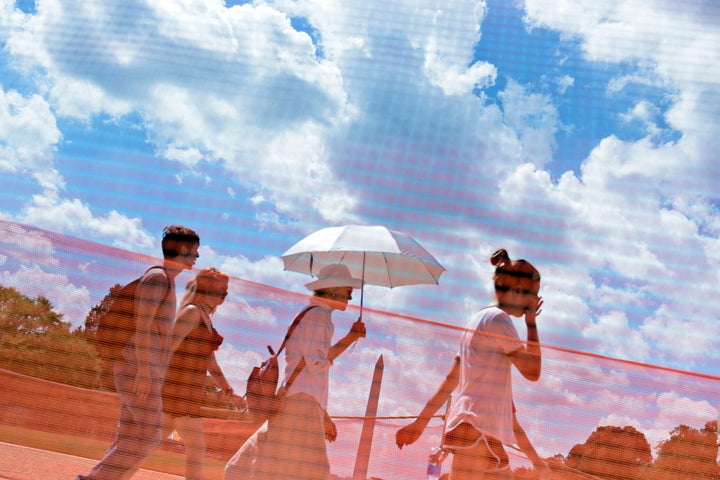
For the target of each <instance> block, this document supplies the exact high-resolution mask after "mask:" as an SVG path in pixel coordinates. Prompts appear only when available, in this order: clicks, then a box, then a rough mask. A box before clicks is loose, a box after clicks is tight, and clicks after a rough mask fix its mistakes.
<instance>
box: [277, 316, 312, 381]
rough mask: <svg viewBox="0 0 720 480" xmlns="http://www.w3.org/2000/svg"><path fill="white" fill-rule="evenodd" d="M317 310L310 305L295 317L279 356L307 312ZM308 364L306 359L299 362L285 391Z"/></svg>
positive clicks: (303, 358)
mask: <svg viewBox="0 0 720 480" xmlns="http://www.w3.org/2000/svg"><path fill="white" fill-rule="evenodd" d="M312 308H315V306H314V305H310V306H309V307H305V308H304V309H303V310H302V311H301V312H300V313H298V315H297V316H296V317H295V320H293V322H292V324H290V327H289V328H288V331H287V334H285V339H284V340H283V342H282V345H280V349H279V350H278V353H277V354H278V355H280V352H282V351H283V350H284V349H285V344H287V342H288V340H289V339H290V335H292V333H293V332H294V331H295V328H297V326H298V324H299V323H300V320H302V318H303V317H304V316H305V314H306V313H307V312H309V311H310V309H312ZM305 365H306V362H305V357H302V358H301V359H300V361H299V362H298V364H297V366H296V367H295V370H293V373H292V375H290V377H289V378H288V379H287V382H285V389H286V390H287V389H289V388H290V385H292V384H293V382H294V381H295V379H296V378H297V376H298V375H299V374H300V372H301V371H302V369H303V368H305Z"/></svg>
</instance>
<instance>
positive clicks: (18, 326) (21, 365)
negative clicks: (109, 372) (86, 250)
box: [0, 286, 100, 388]
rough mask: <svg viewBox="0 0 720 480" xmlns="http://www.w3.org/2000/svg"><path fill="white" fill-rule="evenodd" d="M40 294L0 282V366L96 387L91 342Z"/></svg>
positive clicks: (97, 367) (97, 374) (95, 361)
mask: <svg viewBox="0 0 720 480" xmlns="http://www.w3.org/2000/svg"><path fill="white" fill-rule="evenodd" d="M62 318H63V315H62V314H61V313H58V312H56V311H55V310H54V308H53V306H52V304H51V303H50V301H49V300H48V299H47V298H45V297H43V296H38V297H37V298H30V297H28V296H26V295H23V294H22V293H20V292H18V291H17V290H15V289H14V288H10V287H4V286H0V368H4V369H7V370H11V371H14V372H18V373H22V374H24V375H29V376H33V377H38V378H44V379H46V380H51V381H55V382H61V383H65V384H69V385H74V386H80V387H86V388H99V378H100V365H99V362H98V359H97V354H96V353H95V351H94V349H93V348H92V346H91V345H90V344H89V343H88V342H87V341H86V340H85V339H83V338H80V337H77V336H75V335H73V334H72V333H71V332H70V323H68V322H65V321H63V320H62Z"/></svg>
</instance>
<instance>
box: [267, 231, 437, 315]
mask: <svg viewBox="0 0 720 480" xmlns="http://www.w3.org/2000/svg"><path fill="white" fill-rule="evenodd" d="M281 258H282V261H283V264H284V266H285V270H291V271H294V272H299V273H305V274H308V275H312V276H317V274H318V272H319V271H320V269H321V268H322V267H324V266H326V265H330V264H333V263H341V264H343V265H345V266H347V267H348V268H349V269H350V273H351V274H352V275H353V277H355V278H360V279H362V282H363V286H364V285H365V284H370V285H380V286H384V287H390V288H393V287H399V286H402V285H421V284H437V283H438V281H439V280H440V275H442V273H443V272H444V271H445V268H443V266H442V265H440V263H439V262H438V261H437V260H436V259H435V257H433V256H432V255H431V254H430V252H428V251H427V250H425V249H424V248H423V247H422V246H421V245H420V244H419V243H418V242H417V241H415V240H414V239H413V238H412V237H410V236H409V235H406V234H404V233H400V232H396V231H393V230H388V229H387V228H385V227H382V226H364V225H346V226H344V227H328V228H323V229H321V230H318V231H316V232H314V233H311V234H310V235H308V236H307V237H305V238H303V239H302V240H300V241H299V242H298V243H296V244H295V245H293V246H292V247H290V248H289V249H288V250H287V251H286V252H285V253H283V254H282V256H281ZM363 290H364V289H363ZM362 305H363V294H362V291H361V294H360V312H361V315H362Z"/></svg>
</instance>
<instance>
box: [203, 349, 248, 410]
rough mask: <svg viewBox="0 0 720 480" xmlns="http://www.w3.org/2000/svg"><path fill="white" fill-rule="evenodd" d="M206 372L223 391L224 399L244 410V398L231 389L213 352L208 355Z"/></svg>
mask: <svg viewBox="0 0 720 480" xmlns="http://www.w3.org/2000/svg"><path fill="white" fill-rule="evenodd" d="M208 372H210V376H211V377H212V379H213V381H214V382H215V385H217V386H218V387H219V388H220V389H221V390H222V391H223V392H224V393H225V395H226V399H227V400H228V401H230V402H231V403H232V404H233V405H235V406H236V407H237V408H238V409H239V410H245V408H246V407H247V403H246V402H245V399H244V398H243V397H241V396H240V395H237V394H236V393H235V392H234V391H233V388H232V387H231V386H230V382H228V381H227V379H226V378H225V375H224V374H223V371H222V369H221V368H220V364H218V362H217V358H215V353H214V352H213V354H212V355H210V361H209V362H208Z"/></svg>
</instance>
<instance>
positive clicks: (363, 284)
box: [350, 252, 365, 352]
mask: <svg viewBox="0 0 720 480" xmlns="http://www.w3.org/2000/svg"><path fill="white" fill-rule="evenodd" d="M364 297H365V252H363V266H362V278H361V279H360V317H359V318H358V320H362V311H363V298H364ZM356 343H357V340H355V341H354V342H353V343H352V345H350V351H351V352H352V351H353V350H355V344H356Z"/></svg>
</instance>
